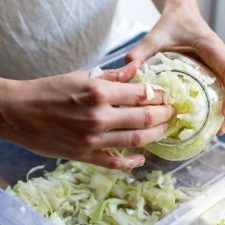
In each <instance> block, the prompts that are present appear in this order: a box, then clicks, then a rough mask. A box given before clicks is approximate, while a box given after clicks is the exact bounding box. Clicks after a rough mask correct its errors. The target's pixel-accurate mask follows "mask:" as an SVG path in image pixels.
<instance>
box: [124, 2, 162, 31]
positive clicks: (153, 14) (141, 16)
mask: <svg viewBox="0 0 225 225" xmlns="http://www.w3.org/2000/svg"><path fill="white" fill-rule="evenodd" d="M120 5H121V9H122V10H123V15H124V16H125V17H127V18H129V19H132V20H136V21H139V22H141V23H143V24H144V25H145V26H147V27H148V28H149V29H150V28H151V27H152V26H153V25H154V24H155V22H156V21H157V20H158V18H159V17H160V14H159V12H158V10H157V9H156V8H155V6H154V4H153V3H152V1H151V0H120Z"/></svg>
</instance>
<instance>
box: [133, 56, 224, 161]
mask: <svg viewBox="0 0 225 225" xmlns="http://www.w3.org/2000/svg"><path fill="white" fill-rule="evenodd" d="M156 57H158V58H159V60H160V61H161V62H159V64H157V65H147V64H145V65H144V68H143V69H142V70H138V72H137V74H136V77H135V79H136V81H137V82H141V83H144V84H145V85H146V87H147V88H146V91H147V97H148V99H149V100H150V99H152V98H154V91H153V90H154V89H161V90H163V91H164V103H166V104H167V103H169V104H171V105H172V106H173V107H174V108H175V109H176V115H175V116H174V117H173V118H172V119H171V120H170V121H169V122H168V125H169V126H168V130H167V131H166V133H165V135H164V136H163V138H162V141H167V142H168V141H169V142H171V141H172V142H173V143H175V142H179V141H185V140H188V139H190V141H187V142H184V143H185V144H181V145H177V146H165V145H161V144H160V143H152V144H148V145H146V146H145V147H144V148H145V149H147V150H149V151H151V152H152V153H154V154H156V155H158V156H160V157H162V158H165V159H168V160H185V159H188V158H191V157H193V156H195V155H197V154H199V153H200V152H201V151H202V150H203V149H204V148H205V146H206V143H207V142H208V141H209V140H210V138H212V136H213V135H215V134H216V132H217V131H218V129H219V127H220V125H221V122H222V120H223V117H222V115H221V105H222V102H221V100H219V97H218V95H217V93H216V92H215V91H214V90H213V88H212V86H211V85H212V84H214V82H215V78H213V77H209V76H207V75H204V74H202V73H201V72H200V70H199V68H197V67H195V68H194V67H193V66H192V65H190V64H189V63H190V62H188V61H187V60H188V59H187V58H184V59H183V60H180V59H170V58H168V57H166V56H165V55H164V54H162V53H158V54H157V55H156ZM185 60H186V61H185ZM185 74H190V75H191V76H193V77H194V78H195V79H196V80H198V81H200V82H201V84H202V86H201V85H200V84H199V83H198V82H197V81H196V80H195V79H193V78H192V77H190V76H187V75H185ZM203 88H204V89H205V90H206V93H207V95H206V94H205V91H204V90H203ZM207 96H208V99H209V102H210V108H209V107H208V102H207ZM208 110H210V111H208ZM208 113H209V118H208V119H207V114H208ZM206 121H207V123H205V122H206ZM203 125H204V128H203V129H202V127H203ZM200 130H201V132H200V133H199V134H198V135H197V136H195V134H197V133H198V132H199V131H200ZM192 137H194V138H192ZM161 143H162V142H161Z"/></svg>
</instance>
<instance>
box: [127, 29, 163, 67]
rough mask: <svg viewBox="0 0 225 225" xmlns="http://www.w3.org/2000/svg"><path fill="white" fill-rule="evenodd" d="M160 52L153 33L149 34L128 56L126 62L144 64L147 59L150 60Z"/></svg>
mask: <svg viewBox="0 0 225 225" xmlns="http://www.w3.org/2000/svg"><path fill="white" fill-rule="evenodd" d="M159 51H160V49H159V48H158V47H157V45H156V44H155V43H154V41H153V37H152V35H151V33H149V34H147V35H146V36H145V37H144V39H143V40H142V41H141V42H140V43H139V44H138V45H137V46H135V47H134V48H133V49H132V50H131V51H130V52H129V53H128V54H127V55H126V57H125V62H126V63H129V62H132V61H134V60H140V61H142V63H143V62H144V61H145V60H146V59H148V58H150V57H151V56H153V55H154V54H156V53H157V52H159Z"/></svg>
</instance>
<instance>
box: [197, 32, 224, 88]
mask: <svg viewBox="0 0 225 225" xmlns="http://www.w3.org/2000/svg"><path fill="white" fill-rule="evenodd" d="M194 47H195V48H196V53H197V54H198V55H199V56H200V57H201V58H202V60H203V61H204V62H205V63H206V64H207V65H208V66H209V67H210V68H211V69H212V70H213V71H214V72H215V73H216V74H217V75H218V76H219V77H220V79H221V81H222V82H223V84H225V82H224V81H225V54H224V52H225V45H224V43H223V41H222V40H221V39H220V38H219V37H218V36H217V35H216V34H212V35H211V36H209V37H206V38H204V39H200V40H197V41H196V43H194Z"/></svg>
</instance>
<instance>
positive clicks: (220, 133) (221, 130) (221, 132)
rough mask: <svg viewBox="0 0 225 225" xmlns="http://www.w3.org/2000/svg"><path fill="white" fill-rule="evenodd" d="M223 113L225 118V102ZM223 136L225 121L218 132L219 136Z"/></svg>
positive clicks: (224, 103)
mask: <svg viewBox="0 0 225 225" xmlns="http://www.w3.org/2000/svg"><path fill="white" fill-rule="evenodd" d="M222 113H223V116H224V117H225V101H224V102H223V107H222ZM223 134H225V120H224V121H223V123H222V125H221V127H220V129H219V131H218V132H217V135H219V136H221V135H223Z"/></svg>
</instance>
